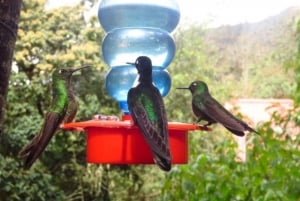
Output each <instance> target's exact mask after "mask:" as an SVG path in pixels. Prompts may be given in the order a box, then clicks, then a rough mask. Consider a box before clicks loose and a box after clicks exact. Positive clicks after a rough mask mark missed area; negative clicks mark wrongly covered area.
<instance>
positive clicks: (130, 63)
mask: <svg viewBox="0 0 300 201" xmlns="http://www.w3.org/2000/svg"><path fill="white" fill-rule="evenodd" d="M126 64H129V65H135V63H132V62H126Z"/></svg>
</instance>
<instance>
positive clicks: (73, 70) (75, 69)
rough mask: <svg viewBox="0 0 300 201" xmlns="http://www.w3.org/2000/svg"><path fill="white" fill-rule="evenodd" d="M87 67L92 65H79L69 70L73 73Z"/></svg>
mask: <svg viewBox="0 0 300 201" xmlns="http://www.w3.org/2000/svg"><path fill="white" fill-rule="evenodd" d="M89 67H92V66H89V65H87V66H81V67H79V68H74V69H72V70H71V72H72V73H74V72H76V71H79V70H81V69H83V68H89Z"/></svg>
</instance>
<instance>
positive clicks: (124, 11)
mask: <svg viewBox="0 0 300 201" xmlns="http://www.w3.org/2000/svg"><path fill="white" fill-rule="evenodd" d="M98 18H99V21H100V23H101V25H102V27H103V28H104V30H105V31H106V32H110V31H111V30H113V29H116V28H121V27H155V28H160V29H163V30H166V31H168V32H172V31H173V30H174V29H175V28H176V26H177V24H178V22H179V19H180V11H179V6H178V4H177V2H176V1H174V0H102V1H101V3H100V6H99V9H98Z"/></svg>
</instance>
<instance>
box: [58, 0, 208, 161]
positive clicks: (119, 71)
mask: <svg viewBox="0 0 300 201" xmlns="http://www.w3.org/2000/svg"><path fill="white" fill-rule="evenodd" d="M98 18H99V21H100V24H101V25H102V27H103V29H104V30H105V31H106V35H105V37H104V40H103V43H102V56H103V59H104V61H105V62H106V63H107V64H108V66H110V67H111V69H110V71H109V72H108V74H107V76H106V83H105V86H106V91H107V92H108V94H109V95H110V96H111V97H113V98H114V99H115V100H116V101H118V103H119V106H120V109H121V111H122V113H123V116H122V120H121V121H119V120H100V119H97V120H89V121H84V122H73V123H68V124H65V125H63V128H64V129H79V130H84V131H85V132H86V133H87V145H86V146H87V149H86V154H87V162H89V163H103V164H108V163H109V164H154V161H153V156H152V153H151V150H150V148H149V147H148V144H147V143H146V141H145V140H144V138H143V136H142V134H141V133H140V131H139V129H138V127H137V126H136V125H134V124H133V121H132V120H131V116H130V113H129V110H128V105H127V93H128V91H129V89H130V88H131V87H133V86H134V85H135V83H136V81H137V80H136V79H137V77H138V76H137V71H136V69H135V67H134V66H132V65H127V64H126V63H127V62H131V61H135V60H136V58H137V57H139V56H142V55H143V56H148V57H149V58H151V60H152V65H153V71H152V77H153V83H154V85H155V86H156V87H157V88H158V89H159V91H160V93H161V95H162V96H163V97H164V96H166V95H167V93H168V92H169V90H170V88H171V78H170V75H169V73H168V71H167V70H166V68H167V67H168V65H169V64H170V63H171V61H172V59H173V58H174V55H175V49H176V47H175V42H174V40H173V38H172V36H171V35H170V33H171V32H172V31H173V30H174V29H175V28H176V26H177V25H178V22H179V18H180V12H179V6H178V4H177V2H176V1H175V0H164V1H161V0H143V1H140V0H118V1H116V0H102V1H101V3H100V5H99V10H98ZM168 129H169V140H170V149H171V155H172V163H173V164H185V163H187V162H188V131H190V130H206V129H205V128H203V127H201V126H197V125H194V124H187V123H179V122H169V123H168Z"/></svg>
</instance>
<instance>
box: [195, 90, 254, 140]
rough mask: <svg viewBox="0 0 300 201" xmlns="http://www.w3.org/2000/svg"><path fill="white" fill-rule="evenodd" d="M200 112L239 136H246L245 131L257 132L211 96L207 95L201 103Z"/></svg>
mask: <svg viewBox="0 0 300 201" xmlns="http://www.w3.org/2000/svg"><path fill="white" fill-rule="evenodd" d="M200 110H201V111H202V112H203V113H204V114H205V115H207V116H208V117H209V118H211V119H213V120H214V121H215V122H218V123H220V124H222V125H223V126H224V127H225V128H227V129H228V130H229V131H230V132H232V133H233V134H235V135H237V136H244V135H245V133H244V132H245V131H247V130H248V131H250V132H255V133H257V132H256V131H255V130H254V129H252V128H251V127H249V126H248V125H247V124H246V123H245V122H243V121H242V120H240V119H238V118H236V117H235V116H234V115H233V114H231V113H230V112H229V111H228V110H226V109H225V108H224V107H223V106H222V105H221V104H220V103H219V102H218V101H217V100H215V99H214V98H213V97H211V96H210V95H209V94H205V97H204V98H202V101H200Z"/></svg>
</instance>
